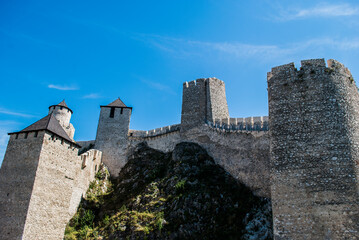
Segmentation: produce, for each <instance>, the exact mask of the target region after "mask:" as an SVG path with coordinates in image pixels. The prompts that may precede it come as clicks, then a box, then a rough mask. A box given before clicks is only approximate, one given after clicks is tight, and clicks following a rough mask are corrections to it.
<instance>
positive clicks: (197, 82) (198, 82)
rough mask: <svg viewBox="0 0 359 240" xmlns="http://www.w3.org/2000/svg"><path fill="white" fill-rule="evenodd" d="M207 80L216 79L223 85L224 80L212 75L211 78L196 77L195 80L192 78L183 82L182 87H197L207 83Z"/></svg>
mask: <svg viewBox="0 0 359 240" xmlns="http://www.w3.org/2000/svg"><path fill="white" fill-rule="evenodd" d="M209 81H216V82H219V83H221V84H223V85H224V82H223V81H222V80H220V79H218V78H215V77H212V78H198V79H196V80H192V81H189V82H184V83H183V88H191V87H198V86H203V85H204V84H205V83H208V82H209Z"/></svg>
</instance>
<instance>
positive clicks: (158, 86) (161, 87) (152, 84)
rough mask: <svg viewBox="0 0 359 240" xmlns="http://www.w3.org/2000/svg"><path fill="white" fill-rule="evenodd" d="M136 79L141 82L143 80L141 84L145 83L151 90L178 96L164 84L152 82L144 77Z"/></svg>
mask: <svg viewBox="0 0 359 240" xmlns="http://www.w3.org/2000/svg"><path fill="white" fill-rule="evenodd" d="M136 78H138V79H139V80H141V82H143V83H144V84H146V85H147V86H149V87H150V88H153V89H156V90H159V91H161V92H165V93H169V94H172V95H176V92H175V91H173V90H172V89H171V88H170V87H169V86H167V85H164V84H162V83H159V82H154V81H151V80H148V79H146V78H144V77H140V76H136Z"/></svg>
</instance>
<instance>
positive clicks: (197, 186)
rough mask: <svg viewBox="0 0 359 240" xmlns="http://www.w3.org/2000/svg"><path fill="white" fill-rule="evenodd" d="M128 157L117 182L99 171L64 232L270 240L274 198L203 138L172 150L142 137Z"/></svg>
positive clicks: (95, 236) (107, 236)
mask: <svg viewBox="0 0 359 240" xmlns="http://www.w3.org/2000/svg"><path fill="white" fill-rule="evenodd" d="M129 159H130V160H129V161H128V163H127V164H126V165H125V166H124V168H123V169H122V170H121V172H120V175H119V177H118V178H116V179H111V182H112V184H111V183H110V181H109V179H108V177H104V176H103V175H102V174H98V175H99V176H96V180H95V181H94V183H92V184H91V186H90V189H89V191H88V192H87V195H86V197H85V199H84V200H83V201H82V203H81V206H80V207H79V210H78V212H77V213H76V215H75V216H74V217H73V219H71V221H70V223H69V224H68V226H67V228H66V235H65V239H199V238H200V239H221V238H222V239H271V237H272V233H271V224H272V223H271V209H270V204H269V203H270V202H269V200H267V199H263V198H259V197H256V196H254V195H253V194H252V192H251V191H250V190H249V189H248V188H247V187H245V186H244V185H243V184H241V183H239V182H238V181H237V180H236V179H234V178H233V177H232V176H231V175H229V174H228V173H227V172H226V171H225V170H224V169H223V168H222V167H220V166H218V165H216V164H215V163H214V161H213V159H212V158H211V157H210V156H209V155H208V154H207V152H206V151H205V150H204V149H202V148H201V147H200V146H199V145H197V144H193V143H180V144H178V145H177V146H176V148H175V150H174V151H173V152H172V153H167V154H166V153H162V152H160V151H156V150H154V149H151V148H149V147H148V146H147V145H145V144H140V145H139V146H137V148H136V149H135V150H134V152H133V154H132V155H131V156H130V158H129ZM102 172H103V171H102ZM106 174H107V173H106ZM101 184H102V186H101ZM104 185H106V187H105V188H104V187H103V186H104ZM105 189H106V191H104V190H105Z"/></svg>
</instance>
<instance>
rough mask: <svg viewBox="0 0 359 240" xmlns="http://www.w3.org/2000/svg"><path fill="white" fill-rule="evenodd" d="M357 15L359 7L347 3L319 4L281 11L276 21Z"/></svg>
mask: <svg viewBox="0 0 359 240" xmlns="http://www.w3.org/2000/svg"><path fill="white" fill-rule="evenodd" d="M358 14H359V7H356V6H352V5H350V4H347V3H343V4H332V5H330V4H321V5H317V6H315V7H312V8H305V9H304V8H303V9H292V10H291V9H282V10H281V11H280V16H279V17H277V19H278V20H283V21H289V20H295V19H304V18H313V17H344V16H354V15H358Z"/></svg>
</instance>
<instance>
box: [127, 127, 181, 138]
mask: <svg viewBox="0 0 359 240" xmlns="http://www.w3.org/2000/svg"><path fill="white" fill-rule="evenodd" d="M180 126H181V125H180V124H173V125H169V126H165V127H161V128H156V129H152V130H148V131H141V130H129V133H128V135H129V136H130V137H138V138H148V137H156V136H159V135H164V134H167V133H171V132H175V131H179V130H180Z"/></svg>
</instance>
